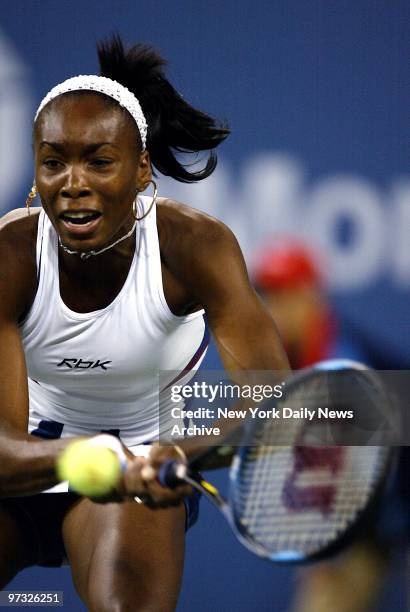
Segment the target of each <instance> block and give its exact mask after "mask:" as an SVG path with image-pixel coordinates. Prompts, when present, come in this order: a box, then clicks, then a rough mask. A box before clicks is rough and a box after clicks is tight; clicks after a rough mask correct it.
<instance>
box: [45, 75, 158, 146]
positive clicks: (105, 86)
mask: <svg viewBox="0 0 410 612" xmlns="http://www.w3.org/2000/svg"><path fill="white" fill-rule="evenodd" d="M80 90H85V91H97V92H98V93H102V94H105V95H106V96H109V97H110V98H113V99H114V100H116V101H117V102H118V104H119V105H120V106H122V107H123V108H126V109H127V111H128V112H129V113H130V115H131V117H132V118H133V119H134V121H135V123H136V124H137V127H138V130H139V133H140V137H141V143H142V150H143V151H144V150H145V147H146V143H147V121H146V119H145V117H144V113H143V112H142V108H141V105H140V103H139V102H138V100H137V98H136V97H135V96H134V94H133V93H132V92H131V91H130V90H129V89H127V88H126V87H124V85H121V83H117V81H113V80H112V79H108V78H107V77H102V76H97V75H94V74H90V75H85V74H81V75H79V76H76V77H72V78H71V79H67V81H64V82H63V83H60V84H59V85H56V86H55V87H53V89H51V90H50V91H49V92H48V94H47V95H46V97H45V98H43V100H42V101H41V104H40V106H39V107H38V109H37V112H36V115H35V117H34V121H36V120H37V117H38V116H39V114H40V112H41V111H42V110H43V108H44V107H45V105H46V104H48V103H49V102H51V100H54V98H57V96H61V94H64V93H67V92H69V91H80Z"/></svg>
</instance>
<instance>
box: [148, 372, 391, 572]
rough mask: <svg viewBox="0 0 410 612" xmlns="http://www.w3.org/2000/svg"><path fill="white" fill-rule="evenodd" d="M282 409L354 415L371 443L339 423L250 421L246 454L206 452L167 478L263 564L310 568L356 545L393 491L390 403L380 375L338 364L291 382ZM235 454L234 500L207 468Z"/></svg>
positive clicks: (172, 465)
mask: <svg viewBox="0 0 410 612" xmlns="http://www.w3.org/2000/svg"><path fill="white" fill-rule="evenodd" d="M275 402H276V403H275V408H276V409H277V410H279V411H283V410H284V409H285V408H287V409H295V410H300V409H301V407H304V408H310V409H312V410H313V409H316V410H317V409H318V407H322V408H324V407H327V408H328V409H329V410H335V411H336V410H339V411H340V410H344V411H349V410H352V412H354V414H355V417H356V418H355V422H356V426H357V427H356V429H358V431H359V432H360V433H361V436H362V440H361V442H362V443H363V445H362V446H359V445H351V446H349V445H346V436H345V438H344V439H343V436H341V435H340V431H339V429H340V419H337V420H336V421H334V420H332V419H325V420H323V419H322V420H320V422H319V419H316V420H315V419H312V420H311V421H309V420H307V419H297V418H289V419H279V420H276V419H269V418H267V419H258V418H252V419H251V418H248V419H247V420H246V423H245V427H244V431H243V434H242V439H241V441H240V444H239V446H238V447H236V448H235V449H233V448H232V447H230V446H229V445H221V446H218V447H216V448H212V449H208V451H207V452H206V453H205V454H203V455H202V456H199V457H195V458H194V459H193V460H191V461H190V462H189V463H188V465H185V464H183V463H180V462H175V461H169V462H167V463H165V464H164V465H163V466H162V468H161V470H160V472H159V481H160V483H161V484H162V485H164V486H168V487H171V488H172V487H175V486H176V485H177V484H179V483H180V482H181V481H184V482H186V483H189V484H190V485H191V486H192V487H194V488H195V489H197V490H198V491H200V492H201V493H202V494H203V495H204V496H205V497H206V498H207V499H208V500H209V501H210V502H211V503H212V504H214V505H215V506H216V507H217V508H218V509H219V510H220V511H221V512H222V514H223V515H224V516H225V518H226V520H227V521H228V523H229V525H230V526H231V528H232V530H233V532H234V533H235V535H236V536H237V538H238V539H239V541H240V542H241V543H242V544H244V545H245V546H246V547H247V548H248V549H249V550H250V551H252V552H253V553H256V554H257V555H259V556H261V557H264V558H266V559H269V560H271V561H275V562H303V561H307V560H309V559H317V558H320V557H323V556H326V555H330V554H331V553H333V552H336V550H337V549H338V548H339V547H341V546H343V544H344V543H346V542H347V541H348V540H349V537H351V535H352V533H353V532H354V530H355V528H357V527H358V526H359V525H360V523H361V519H362V520H364V518H365V517H366V516H367V513H368V512H370V510H371V509H372V507H373V506H374V505H375V502H376V500H377V499H378V497H379V496H380V493H381V491H382V489H383V486H384V484H385V481H386V477H387V475H388V473H389V470H390V467H391V463H392V458H393V454H392V448H391V447H390V446H388V445H387V444H388V440H389V436H390V433H391V432H390V426H389V423H388V421H387V420H386V415H388V414H389V412H390V409H391V404H392V398H391V396H390V394H389V393H388V392H387V390H386V388H385V386H384V384H383V382H382V381H381V379H380V377H379V376H378V375H377V374H376V372H374V371H372V370H370V369H368V368H367V367H366V366H364V365H362V364H359V363H356V362H352V361H347V360H330V361H326V362H321V363H319V364H317V365H315V366H314V367H312V368H309V369H307V370H303V371H301V372H299V373H298V374H296V375H295V376H293V377H292V378H290V379H289V380H288V381H287V382H286V385H285V390H284V393H283V396H282V397H281V398H280V400H275ZM349 435H350V434H349ZM356 437H357V432H356ZM341 442H342V444H343V445H340V443H341ZM356 443H357V442H356V441H355V442H354V444H356ZM364 443H367V445H364ZM384 444H386V445H384ZM229 453H231V454H233V461H232V463H231V468H230V476H229V480H230V487H229V495H228V499H227V500H226V499H224V498H223V497H222V495H221V494H220V493H219V491H218V490H217V488H216V487H215V486H214V485H213V484H212V483H210V482H208V481H207V480H205V479H204V478H203V477H202V476H201V474H200V472H199V470H201V469H206V466H207V465H209V459H210V458H211V459H215V458H217V457H218V456H219V457H223V456H225V455H227V454H229Z"/></svg>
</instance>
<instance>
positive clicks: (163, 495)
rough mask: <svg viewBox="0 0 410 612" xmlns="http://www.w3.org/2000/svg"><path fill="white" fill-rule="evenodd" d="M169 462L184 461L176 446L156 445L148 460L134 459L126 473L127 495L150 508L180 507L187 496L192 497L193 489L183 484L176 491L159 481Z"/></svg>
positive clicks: (124, 478)
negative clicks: (160, 472)
mask: <svg viewBox="0 0 410 612" xmlns="http://www.w3.org/2000/svg"><path fill="white" fill-rule="evenodd" d="M167 461H180V462H181V461H182V462H185V461H186V460H185V459H184V458H183V456H182V454H181V452H180V451H179V450H178V449H177V448H176V447H175V446H159V445H158V444H154V445H153V446H152V448H151V452H150V454H149V456H148V458H147V459H144V458H142V457H134V458H133V459H132V460H131V461H130V463H129V464H128V467H127V469H126V471H125V473H124V477H123V480H124V486H125V490H126V492H125V494H126V495H127V496H133V497H137V498H138V499H139V500H141V502H142V503H144V504H145V505H147V506H149V507H150V508H166V507H168V506H178V505H179V504H180V503H181V502H182V501H183V499H184V497H186V496H187V495H191V493H192V487H190V486H189V485H187V484H181V485H180V486H178V487H176V488H175V489H174V488H173V489H170V488H168V487H164V486H162V485H161V484H160V483H159V481H158V471H159V469H160V467H161V466H162V465H163V464H164V463H166V462H167ZM137 501H138V500H137Z"/></svg>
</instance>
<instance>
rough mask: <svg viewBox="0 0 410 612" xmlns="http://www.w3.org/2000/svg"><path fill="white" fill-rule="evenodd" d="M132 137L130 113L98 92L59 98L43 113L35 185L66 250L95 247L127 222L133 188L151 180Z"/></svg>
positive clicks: (147, 165)
mask: <svg viewBox="0 0 410 612" xmlns="http://www.w3.org/2000/svg"><path fill="white" fill-rule="evenodd" d="M137 134H138V132H137V128H136V126H135V125H133V120H132V118H131V117H128V116H127V115H126V114H125V113H124V112H122V111H121V110H120V109H119V108H116V107H113V106H111V105H107V104H106V102H105V101H104V99H102V97H101V96H99V95H96V94H91V95H84V94H83V95H81V96H61V97H60V98H57V100H55V101H54V102H53V103H52V105H51V108H50V109H49V110H48V109H46V110H45V112H44V113H43V114H42V115H41V116H40V118H39V121H38V125H36V129H35V134H34V150H35V164H36V184H37V189H38V192H39V194H40V197H41V201H42V204H43V207H44V209H45V212H46V213H47V215H48V216H49V217H50V220H51V222H52V224H53V226H54V227H55V229H56V231H57V233H58V234H59V235H60V237H61V240H62V242H63V244H65V245H66V246H67V247H69V248H71V249H73V250H81V251H87V250H91V249H96V248H99V247H102V246H104V245H105V244H107V243H109V242H111V241H112V240H113V239H114V238H116V237H117V235H118V236H120V235H123V234H124V231H128V230H129V229H130V228H131V227H132V224H133V222H134V218H133V213H132V204H133V201H134V199H135V195H136V192H137V191H141V190H143V189H144V187H145V185H146V184H147V183H148V181H149V180H150V178H151V166H150V161H149V156H148V153H147V152H144V153H141V152H140V146H139V143H138V136H137Z"/></svg>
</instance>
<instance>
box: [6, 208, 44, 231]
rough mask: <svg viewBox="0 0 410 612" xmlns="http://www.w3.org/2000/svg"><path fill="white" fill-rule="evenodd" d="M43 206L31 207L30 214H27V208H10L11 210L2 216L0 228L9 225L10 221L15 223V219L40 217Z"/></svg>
mask: <svg viewBox="0 0 410 612" xmlns="http://www.w3.org/2000/svg"><path fill="white" fill-rule="evenodd" d="M40 210H41V208H40V207H39V206H38V207H35V208H31V209H30V215H28V214H27V210H26V209H25V208H15V209H14V210H10V212H8V213H6V214H5V215H4V216H3V217H1V218H0V230H1V229H2V228H3V227H5V226H6V225H9V223H13V221H19V220H20V219H30V217H33V219H34V218H38V215H39V214H40Z"/></svg>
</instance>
